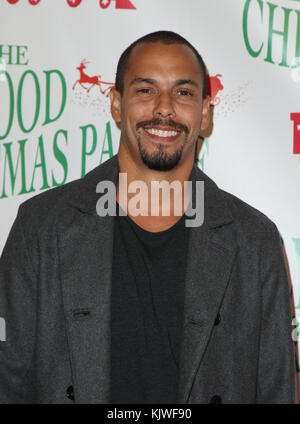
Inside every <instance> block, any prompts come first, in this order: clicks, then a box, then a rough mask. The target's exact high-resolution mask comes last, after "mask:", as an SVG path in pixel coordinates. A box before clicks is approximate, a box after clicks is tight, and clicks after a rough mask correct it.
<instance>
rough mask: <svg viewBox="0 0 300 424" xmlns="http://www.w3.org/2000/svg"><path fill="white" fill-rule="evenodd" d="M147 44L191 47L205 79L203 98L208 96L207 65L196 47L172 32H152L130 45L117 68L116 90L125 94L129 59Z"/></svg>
mask: <svg viewBox="0 0 300 424" xmlns="http://www.w3.org/2000/svg"><path fill="white" fill-rule="evenodd" d="M146 43H162V44H183V45H185V46H187V47H189V48H190V49H191V50H192V51H193V52H194V53H195V56H196V57H197V59H198V62H199V65H200V70H201V74H202V79H203V92H202V94H203V98H205V97H206V95H207V70H206V66H205V63H204V61H203V59H202V57H201V56H200V54H199V53H198V51H197V50H196V49H195V47H194V46H192V44H191V43H189V42H188V41H187V40H186V39H185V38H183V37H182V36H181V35H179V34H177V33H176V32H172V31H156V32H151V33H150V34H147V35H144V36H143V37H141V38H139V39H137V40H136V41H134V42H133V43H132V44H130V46H129V47H127V49H126V50H125V51H124V52H123V53H122V54H121V56H120V59H119V62H118V66H117V73H116V83H115V87H116V89H117V90H118V91H119V92H120V93H121V94H123V91H124V75H125V72H126V70H127V68H128V63H129V58H130V54H131V52H132V50H133V49H134V48H135V47H136V46H137V45H139V44H146Z"/></svg>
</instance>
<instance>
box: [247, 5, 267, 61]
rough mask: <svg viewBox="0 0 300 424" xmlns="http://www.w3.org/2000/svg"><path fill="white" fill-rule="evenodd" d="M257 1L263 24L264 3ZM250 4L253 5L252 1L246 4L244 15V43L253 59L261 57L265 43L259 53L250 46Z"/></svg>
mask: <svg viewBox="0 0 300 424" xmlns="http://www.w3.org/2000/svg"><path fill="white" fill-rule="evenodd" d="M256 1H257V3H258V5H259V8H260V14H261V22H263V2H262V0H256ZM250 4H251V0H247V1H246V3H245V7H244V13H243V34H244V42H245V45H246V49H247V50H248V53H249V54H250V55H251V56H252V57H257V56H259V55H260V53H261V51H262V48H263V46H264V43H261V46H260V48H259V49H258V50H257V51H255V50H253V48H252V47H251V45H250V41H249V35H248V13H249V7H250Z"/></svg>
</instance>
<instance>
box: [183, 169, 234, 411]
mask: <svg viewBox="0 0 300 424" xmlns="http://www.w3.org/2000/svg"><path fill="white" fill-rule="evenodd" d="M192 179H198V180H204V190H205V197H204V199H205V200H204V202H205V205H204V206H205V212H204V224H203V225H202V226H201V227H196V228H193V229H192V230H191V231H190V239H189V251H188V262H187V272H186V280H185V306H184V329H183V340H182V349H181V360H180V375H179V403H188V400H189V396H190V393H191V390H192V386H193V382H194V378H195V375H196V372H197V370H198V368H199V366H200V364H201V360H202V358H203V354H204V352H205V348H206V346H207V343H208V341H209V339H210V335H211V331H212V328H213V325H214V322H215V320H216V317H217V314H218V311H219V309H220V306H221V303H222V299H223V297H224V294H225V290H226V287H227V284H228V281H229V277H230V272H231V269H232V266H233V263H234V258H235V255H236V243H235V241H234V236H233V231H232V225H230V224H231V223H232V221H233V219H232V216H231V214H230V211H229V210H228V206H227V205H226V203H225V199H224V197H223V196H222V195H221V192H220V190H219V189H218V187H217V186H216V185H215V184H214V183H213V182H212V181H211V180H210V179H209V178H208V177H206V176H205V175H204V174H203V173H202V172H201V171H200V170H199V169H197V170H196V169H194V171H193V176H192Z"/></svg>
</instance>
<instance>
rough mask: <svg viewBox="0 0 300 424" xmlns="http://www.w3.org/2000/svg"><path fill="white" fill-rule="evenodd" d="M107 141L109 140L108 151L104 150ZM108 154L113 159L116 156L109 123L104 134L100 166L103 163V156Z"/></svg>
mask: <svg viewBox="0 0 300 424" xmlns="http://www.w3.org/2000/svg"><path fill="white" fill-rule="evenodd" d="M106 139H107V149H106V150H104V149H105V141H106ZM106 154H108V155H109V157H110V158H111V157H113V155H114V152H113V145H112V136H111V127H110V122H109V121H108V122H107V123H106V131H105V134H104V140H103V145H102V150H101V157H100V164H101V163H103V162H102V158H103V155H106Z"/></svg>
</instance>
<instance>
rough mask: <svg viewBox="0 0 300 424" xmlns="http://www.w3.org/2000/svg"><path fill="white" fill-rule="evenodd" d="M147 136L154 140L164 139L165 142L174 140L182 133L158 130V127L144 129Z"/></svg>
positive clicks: (169, 129)
mask: <svg viewBox="0 0 300 424" xmlns="http://www.w3.org/2000/svg"><path fill="white" fill-rule="evenodd" d="M144 131H146V133H147V134H149V135H150V136H151V137H154V138H162V139H164V140H174V139H175V138H176V137H177V136H178V135H179V134H180V133H181V131H178V130H175V129H173V128H161V127H160V128H158V127H146V128H144Z"/></svg>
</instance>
